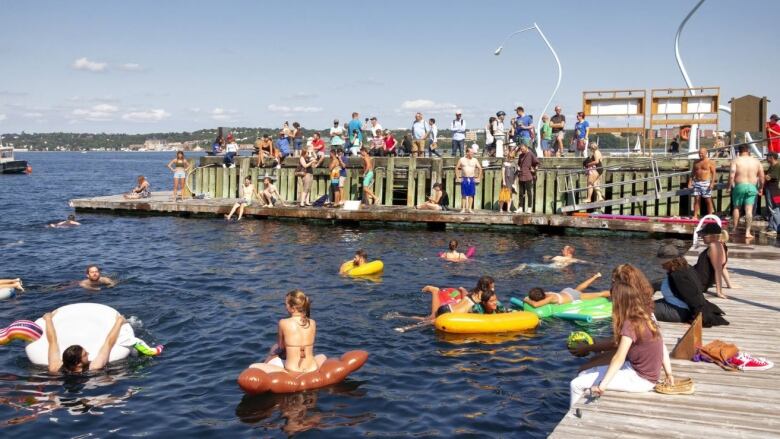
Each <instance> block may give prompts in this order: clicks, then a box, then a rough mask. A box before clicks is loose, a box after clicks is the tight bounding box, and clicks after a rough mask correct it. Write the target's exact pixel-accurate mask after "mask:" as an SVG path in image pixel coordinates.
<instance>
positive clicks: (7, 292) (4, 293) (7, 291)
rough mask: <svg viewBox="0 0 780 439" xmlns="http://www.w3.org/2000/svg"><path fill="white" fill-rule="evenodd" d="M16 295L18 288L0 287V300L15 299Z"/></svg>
mask: <svg viewBox="0 0 780 439" xmlns="http://www.w3.org/2000/svg"><path fill="white" fill-rule="evenodd" d="M14 297H16V288H10V287H7V288H0V300H3V299H13V298H14Z"/></svg>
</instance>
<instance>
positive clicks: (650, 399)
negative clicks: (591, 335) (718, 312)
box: [551, 245, 780, 439]
mask: <svg viewBox="0 0 780 439" xmlns="http://www.w3.org/2000/svg"><path fill="white" fill-rule="evenodd" d="M729 250H730V251H729V272H730V274H731V279H732V280H733V282H734V284H735V285H738V286H739V287H740V288H738V289H726V290H724V292H725V294H726V295H728V296H730V299H718V298H715V297H714V296H713V297H708V300H710V301H712V302H713V303H716V304H717V305H718V306H720V307H721V308H722V309H723V310H724V311H725V312H726V316H725V317H726V319H727V320H728V321H729V322H730V325H728V326H717V327H714V328H704V330H703V342H704V343H708V342H710V341H712V340H715V339H720V340H723V341H725V342H729V343H734V344H736V345H737V346H738V347H739V348H740V350H742V351H745V352H747V353H750V354H752V355H754V356H758V357H765V358H767V359H769V360H771V361H773V362H774V363H775V367H774V368H772V369H769V370H766V371H740V372H727V371H724V370H722V369H721V368H719V367H718V366H716V365H714V364H711V363H695V362H692V361H684V360H672V369H673V372H674V374H675V376H687V377H692V378H693V381H694V385H695V393H694V394H693V395H662V394H658V393H654V392H651V393H645V394H636V393H635V394H632V393H623V392H614V391H612V392H610V391H607V393H606V394H605V395H604V396H602V397H601V398H599V399H597V400H594V401H592V402H587V401H586V400H585V399H583V400H581V401H580V403H578V404H577V405H576V406H575V409H573V410H570V411H569V412H568V413H567V414H566V415H565V416H564V418H563V419H562V420H561V422H560V423H559V424H558V426H557V427H556V428H555V430H554V431H553V432H552V434H551V437H553V438H571V437H597V438H635V437H636V438H639V437H664V438H667V437H669V438H706V437H709V438H715V437H719V438H721V437H722V438H750V439H752V438H777V437H780V412H779V411H780V385H778V382H780V343H778V340H780V325H778V324H777V322H778V317H780V288H778V286H780V269H779V268H778V266H779V265H778V264H780V249H779V248H777V247H765V246H764V247H762V246H755V247H750V246H744V245H743V246H740V245H731V246H729ZM695 259H696V256H695V255H693V254H689V255H688V260H689V262H690V263H693V262H695ZM713 290H714V289H713ZM660 325H661V331H662V333H663V335H664V341H665V343H666V346H667V348H669V349H670V350H671V349H672V347H674V345H675V344H676V342H677V340H678V338H679V337H682V335H683V334H684V333H685V331H686V330H687V329H688V327H689V325H687V324H682V323H665V322H661V324H660ZM572 378H574V377H572ZM578 413H579V415H580V416H579V417H578V416H577V414H578Z"/></svg>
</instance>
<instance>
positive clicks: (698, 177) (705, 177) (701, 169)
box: [688, 148, 716, 219]
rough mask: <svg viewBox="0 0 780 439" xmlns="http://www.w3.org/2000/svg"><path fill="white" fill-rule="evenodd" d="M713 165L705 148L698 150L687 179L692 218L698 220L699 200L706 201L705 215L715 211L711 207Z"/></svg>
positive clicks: (713, 176)
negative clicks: (689, 176)
mask: <svg viewBox="0 0 780 439" xmlns="http://www.w3.org/2000/svg"><path fill="white" fill-rule="evenodd" d="M715 172H716V169H715V163H714V162H712V161H711V160H710V158H709V156H708V155H707V148H701V149H699V159H698V160H695V161H694V162H693V169H692V170H691V178H689V179H688V189H691V188H693V196H694V201H693V218H694V219H699V209H700V207H701V199H702V198H704V199H705V200H706V201H707V215H710V214H712V212H713V211H714V210H715V209H714V208H713V207H712V188H714V187H715V181H716V179H715Z"/></svg>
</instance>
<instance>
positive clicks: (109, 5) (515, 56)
mask: <svg viewBox="0 0 780 439" xmlns="http://www.w3.org/2000/svg"><path fill="white" fill-rule="evenodd" d="M694 4H695V1H694V0H674V1H673V0H657V1H644V2H640V1H625V0H623V1H589V2H582V1H566V0H561V1H559V2H524V1H514V2H511V1H493V0H482V1H479V2H477V1H471V2H446V1H428V2H421V1H405V0H399V1H392V2H390V1H386V2H381V3H379V2H346V1H337V0H331V1H327V2H325V1H284V2H282V1H223V2H219V3H217V2H205V1H159V0H158V1H126V2H119V1H68V2H63V1H36V0H25V1H10V0H5V1H0V14H1V15H0V16H2V23H1V24H0V56H1V57H2V58H1V59H2V60H3V62H2V64H3V65H2V67H1V68H0V132H19V131H22V130H24V131H27V132H49V131H76V132H130V133H136V132H142V133H143V132H160V131H184V130H187V131H189V130H196V129H200V128H209V127H214V126H218V125H222V126H263V127H275V126H280V125H281V123H282V122H283V121H285V120H289V121H291V122H292V121H296V120H297V121H300V122H301V123H302V125H303V126H305V127H307V128H325V127H327V126H329V125H330V122H331V121H332V119H333V118H334V117H337V118H339V119H341V120H345V119H348V118H349V115H350V113H351V112H352V111H359V112H360V113H361V117H362V116H369V115H376V116H377V117H379V120H380V122H381V123H382V124H383V125H384V126H385V127H390V128H397V127H406V126H408V125H409V123H410V121H411V120H412V118H413V114H414V112H415V111H417V110H420V111H422V112H423V113H424V114H425V115H426V116H431V117H437V118H439V119H441V120H444V121H448V120H450V119H451V116H452V113H453V110H454V109H455V108H461V109H463V112H464V118H465V119H466V121H467V123H469V124H470V125H471V126H472V127H473V126H475V125H480V126H481V125H484V123H485V121H486V120H487V117H488V116H489V115H490V114H492V113H495V112H496V111H497V110H501V109H503V110H505V111H507V112H509V110H510V109H512V108H514V107H515V106H516V105H518V104H521V105H524V106H525V107H526V109H527V110H529V111H530V112H531V113H532V114H534V115H535V116H537V117H538V114H539V112H540V111H541V109H542V107H543V106H544V103H545V102H546V101H547V98H548V96H549V94H550V92H551V91H552V88H553V86H554V84H555V75H556V68H555V64H554V61H553V59H552V57H551V55H550V54H549V52H548V51H547V48H546V47H545V46H544V43H543V42H542V40H541V39H540V38H539V37H538V36H537V35H536V34H535V33H531V32H527V33H524V34H521V35H519V36H516V37H514V38H513V39H512V40H510V41H509V42H508V43H507V45H506V47H505V49H504V52H503V54H502V55H501V56H499V57H496V56H494V55H493V51H494V50H495V48H496V47H497V46H498V44H499V43H500V42H501V41H502V40H503V39H504V37H506V35H507V34H509V33H510V32H512V31H514V30H517V29H520V28H522V27H526V26H529V25H530V24H531V23H533V22H534V21H536V22H537V23H539V25H540V27H541V28H542V29H543V30H544V32H545V34H546V35H547V37H548V38H549V39H550V41H551V43H552V45H553V46H554V47H555V48H556V50H557V51H558V54H559V56H560V58H561V61H562V64H563V82H562V85H561V89H560V91H559V93H558V95H557V97H556V99H555V100H554V102H557V103H560V104H561V105H562V106H563V107H564V113H565V114H567V115H572V114H573V113H574V112H576V111H578V110H579V109H580V107H581V102H582V94H581V93H582V91H583V90H598V89H611V88H644V89H648V90H649V89H651V88H656V87H682V86H684V82H683V79H682V76H681V75H680V73H679V71H678V69H677V65H676V63H675V60H674V51H673V40H674V34H675V32H676V29H677V26H678V25H679V23H680V21H681V20H682V18H683V17H684V16H685V14H687V12H688V11H689V10H690V8H691V7H692V6H693V5H694ZM778 17H780V5H778V3H777V2H776V1H769V0H763V1H749V0H748V1H743V2H725V1H718V0H709V1H707V2H706V3H704V5H703V6H702V7H701V8H700V9H699V11H698V12H697V13H696V15H694V17H693V18H692V20H691V21H690V22H689V24H688V25H687V26H686V29H685V31H684V33H683V37H682V42H681V48H682V53H683V59H684V60H685V62H686V67H687V69H688V72H689V74H690V76H691V79H692V81H693V82H694V84H695V85H698V86H720V87H721V96H722V102H723V103H725V102H727V101H728V99H729V98H731V97H734V96H742V95H744V94H755V95H758V96H768V97H769V98H770V99H773V100H774V102H771V103H770V104H769V105H770V108H769V111H770V113H778V112H780V96H773V92H774V91H775V90H776V89H777V86H776V84H777V81H778V76H779V75H778V73H780V68H779V67H780V57H778V56H776V55H775V56H769V55H767V54H769V53H775V54H776V53H777V45H778V44H779V43H780V38H778V37H780V32H778V30H777V29H778V26H777V23H778V20H780V19H779V18H778ZM723 122H724V124H722V126H721V128H727V125H726V124H727V123H728V119H723Z"/></svg>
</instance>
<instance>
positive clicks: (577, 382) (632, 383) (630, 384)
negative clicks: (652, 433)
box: [569, 361, 655, 408]
mask: <svg viewBox="0 0 780 439" xmlns="http://www.w3.org/2000/svg"><path fill="white" fill-rule="evenodd" d="M607 368H609V366H599V367H593V368H590V369H587V370H583V371H582V372H580V374H579V375H577V378H574V379H573V380H571V384H570V388H571V401H570V403H569V408H571V407H574V404H576V403H577V401H579V399H580V398H581V397H582V394H583V393H585V391H586V390H587V389H590V388H591V387H592V386H594V385H595V384H596V383H600V382H601V380H602V379H603V378H604V375H605V374H606V373H607ZM654 387H655V383H651V382H650V381H648V380H646V379H644V378H642V377H640V376H639V374H637V373H636V371H635V370H634V368H633V367H631V363H629V362H628V361H626V362H625V363H623V366H621V367H620V370H618V372H617V373H616V374H615V376H614V377H612V381H610V382H609V385H608V386H607V390H616V391H618V392H636V393H639V392H649V391H651V390H653V388H654Z"/></svg>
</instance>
